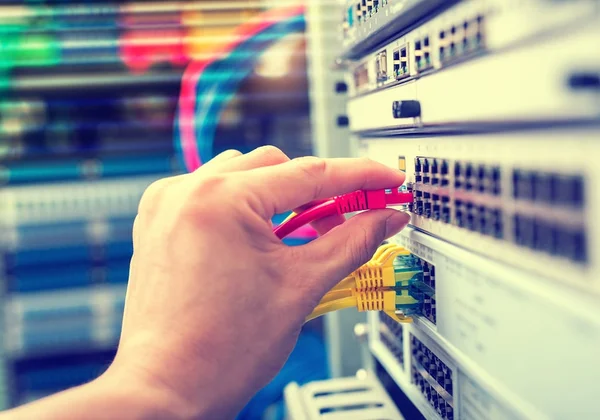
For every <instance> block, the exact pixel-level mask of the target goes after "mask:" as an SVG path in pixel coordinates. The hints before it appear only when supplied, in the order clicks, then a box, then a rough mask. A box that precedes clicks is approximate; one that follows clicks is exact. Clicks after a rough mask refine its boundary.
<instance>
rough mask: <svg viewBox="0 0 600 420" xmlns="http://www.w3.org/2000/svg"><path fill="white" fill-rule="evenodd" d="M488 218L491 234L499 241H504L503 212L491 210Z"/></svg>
mask: <svg viewBox="0 0 600 420" xmlns="http://www.w3.org/2000/svg"><path fill="white" fill-rule="evenodd" d="M487 217H488V227H489V229H488V232H489V234H490V235H492V236H494V237H495V238H497V239H502V238H503V237H504V221H503V220H502V210H500V209H494V210H489V212H488V216H487Z"/></svg>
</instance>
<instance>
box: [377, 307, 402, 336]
mask: <svg viewBox="0 0 600 420" xmlns="http://www.w3.org/2000/svg"><path fill="white" fill-rule="evenodd" d="M379 320H380V321H381V323H382V324H384V325H385V326H386V327H387V329H388V330H389V331H390V332H391V333H392V334H393V335H394V336H395V337H396V339H397V340H399V341H402V340H403V339H404V338H403V336H402V331H403V329H402V324H400V323H399V322H397V321H396V320H395V319H393V318H391V317H389V316H387V315H386V314H385V312H380V313H379Z"/></svg>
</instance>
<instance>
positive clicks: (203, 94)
mask: <svg viewBox="0 0 600 420" xmlns="http://www.w3.org/2000/svg"><path fill="white" fill-rule="evenodd" d="M304 29H305V20H304V16H295V17H293V18H291V19H288V20H287V21H283V22H281V23H278V24H276V25H273V26H272V27H270V28H268V29H266V30H265V31H263V32H262V33H261V34H259V35H257V36H255V37H252V38H249V39H248V40H246V41H244V42H243V43H242V44H240V46H239V47H238V48H237V49H236V50H235V51H234V52H233V53H232V54H230V55H228V56H227V57H225V58H223V59H221V60H218V61H215V62H214V63H213V64H211V65H210V66H209V67H208V68H207V69H206V70H205V71H204V72H203V73H202V76H201V77H200V79H199V80H198V84H197V88H196V98H197V101H196V111H195V116H196V118H195V120H196V122H197V126H196V139H197V141H198V142H199V144H198V151H199V153H200V158H201V161H202V162H208V161H209V160H210V159H211V158H212V157H213V156H212V155H213V143H214V137H215V134H216V130H217V126H218V122H219V120H220V117H221V114H222V112H223V109H224V108H225V106H226V105H227V103H228V102H229V101H230V100H231V99H232V98H233V97H234V96H235V93H236V92H237V90H238V88H239V86H240V84H241V83H242V82H243V80H244V79H245V78H246V77H248V75H249V74H250V73H251V72H252V71H253V70H254V68H255V66H256V64H257V63H258V61H259V60H260V59H261V57H262V53H263V52H264V51H265V50H266V49H267V48H268V47H269V46H271V45H273V44H275V43H276V42H277V41H279V40H281V39H282V38H284V37H285V36H286V35H288V34H291V33H298V32H302V31H304ZM175 146H176V149H177V151H178V155H179V156H180V159H181V161H182V162H183V156H182V152H181V142H180V132H179V118H178V116H177V118H175Z"/></svg>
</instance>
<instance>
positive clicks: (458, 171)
mask: <svg viewBox="0 0 600 420" xmlns="http://www.w3.org/2000/svg"><path fill="white" fill-rule="evenodd" d="M462 172H463V168H462V164H461V163H460V162H456V163H455V164H454V176H461V175H462Z"/></svg>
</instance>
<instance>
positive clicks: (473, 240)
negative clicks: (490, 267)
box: [361, 128, 600, 318]
mask: <svg viewBox="0 0 600 420" xmlns="http://www.w3.org/2000/svg"><path fill="white" fill-rule="evenodd" d="M596 139H597V134H596V131H595V130H594V129H593V128H589V129H580V130H573V129H562V130H560V129H554V130H543V131H531V132H529V131H521V132H508V133H498V134H479V135H476V134H473V135H464V136H458V135H457V136H438V137H422V138H419V137H415V136H413V137H411V138H408V139H406V140H405V141H402V142H398V141H397V140H395V139H393V138H380V139H375V138H365V139H363V140H362V141H361V150H362V153H363V154H364V155H366V156H369V157H370V158H372V159H375V160H378V161H380V162H383V163H385V164H387V165H389V166H391V167H395V168H398V165H399V163H398V159H399V158H400V165H401V166H402V167H405V168H406V174H407V187H408V188H409V189H411V190H412V191H413V193H414V197H415V198H414V202H413V204H412V206H411V207H410V211H411V212H412V222H411V223H412V224H413V225H414V226H416V227H417V228H419V229H420V230H423V231H425V232H428V233H430V234H433V235H435V236H437V237H439V238H442V239H445V240H448V241H450V242H453V243H454V244H456V245H458V246H460V247H463V248H466V249H470V250H472V251H473V252H476V253H479V254H483V255H487V256H489V257H491V258H493V259H496V260H498V261H503V262H505V263H508V264H511V265H515V266H517V267H521V268H523V269H526V270H528V271H531V272H536V273H538V274H542V275H544V276H547V277H549V278H553V279H555V280H558V281H562V282H564V283H566V284H569V285H571V286H574V287H577V288H580V289H585V290H588V291H593V292H595V293H598V292H600V282H599V281H598V273H599V272H600V265H599V264H600V263H599V262H598V258H599V257H600V255H599V254H598V245H597V243H596V239H595V238H596V237H597V236H598V235H600V225H599V224H598V223H596V220H595V219H594V217H593V216H592V215H593V214H596V212H597V211H598V210H597V207H598V206H599V205H600V200H599V199H598V197H597V194H596V191H597V190H598V189H597V188H596V184H597V180H598V179H600V172H599V169H598V166H597V165H595V163H594V161H593V160H591V159H589V156H596V155H598V154H600V149H598V147H599V146H598V145H597V142H596ZM541 145H543V149H541V148H540V147H541ZM565 270H568V272H569V273H570V274H569V275H566V274H565ZM438 318H439V316H438Z"/></svg>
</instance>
